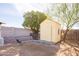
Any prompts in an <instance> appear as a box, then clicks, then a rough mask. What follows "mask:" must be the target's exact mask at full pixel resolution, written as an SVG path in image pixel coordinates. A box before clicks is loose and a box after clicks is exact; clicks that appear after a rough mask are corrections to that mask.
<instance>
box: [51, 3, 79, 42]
mask: <svg viewBox="0 0 79 59" xmlns="http://www.w3.org/2000/svg"><path fill="white" fill-rule="evenodd" d="M51 8H53V7H51ZM56 10H57V11H56V13H55V15H56V16H57V17H58V18H59V19H60V21H61V24H62V25H64V26H65V27H66V30H65V32H64V37H63V40H61V41H65V40H66V35H67V33H68V31H69V30H70V29H71V28H72V27H73V26H74V25H75V24H76V23H78V22H79V4H78V3H74V4H66V3H65V4H59V6H57V8H56ZM61 41H60V42H61Z"/></svg>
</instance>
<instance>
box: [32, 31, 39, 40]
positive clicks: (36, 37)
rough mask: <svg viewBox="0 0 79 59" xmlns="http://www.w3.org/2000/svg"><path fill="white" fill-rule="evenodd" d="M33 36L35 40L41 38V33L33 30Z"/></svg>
mask: <svg viewBox="0 0 79 59" xmlns="http://www.w3.org/2000/svg"><path fill="white" fill-rule="evenodd" d="M31 36H32V38H33V40H39V33H38V32H33V33H32V34H31Z"/></svg>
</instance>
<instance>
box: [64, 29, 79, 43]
mask: <svg viewBox="0 0 79 59" xmlns="http://www.w3.org/2000/svg"><path fill="white" fill-rule="evenodd" d="M66 40H68V41H71V42H72V41H73V42H76V43H78V42H79V30H70V31H69V32H68V33H67V36H66Z"/></svg>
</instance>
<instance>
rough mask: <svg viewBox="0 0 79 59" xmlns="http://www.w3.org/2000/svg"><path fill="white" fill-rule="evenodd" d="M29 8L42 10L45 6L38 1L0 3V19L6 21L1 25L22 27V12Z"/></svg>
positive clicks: (29, 9)
mask: <svg viewBox="0 0 79 59" xmlns="http://www.w3.org/2000/svg"><path fill="white" fill-rule="evenodd" d="M31 10H35V11H36V10H38V11H41V12H44V11H45V8H44V5H43V4H42V5H41V4H40V3H38V4H37V3H26V4H23V3H17V4H16V3H13V4H12V3H0V21H1V22H4V23H6V24H4V25H3V26H8V27H22V23H23V21H24V18H23V14H24V12H27V11H31Z"/></svg>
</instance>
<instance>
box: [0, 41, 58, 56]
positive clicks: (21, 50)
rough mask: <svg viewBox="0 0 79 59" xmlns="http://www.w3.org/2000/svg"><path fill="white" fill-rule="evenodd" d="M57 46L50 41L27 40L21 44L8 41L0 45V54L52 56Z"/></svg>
mask: <svg viewBox="0 0 79 59" xmlns="http://www.w3.org/2000/svg"><path fill="white" fill-rule="evenodd" d="M58 49H59V46H57V45H54V44H52V43H48V42H44V41H40V40H38V41H37V40H29V41H24V42H22V43H21V44H18V43H15V44H13V43H9V44H5V45H4V46H3V47H0V56H54V55H56V52H57V51H58Z"/></svg>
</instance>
